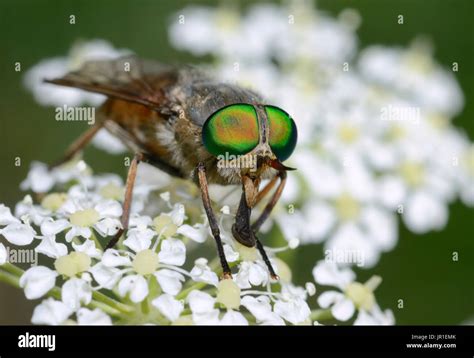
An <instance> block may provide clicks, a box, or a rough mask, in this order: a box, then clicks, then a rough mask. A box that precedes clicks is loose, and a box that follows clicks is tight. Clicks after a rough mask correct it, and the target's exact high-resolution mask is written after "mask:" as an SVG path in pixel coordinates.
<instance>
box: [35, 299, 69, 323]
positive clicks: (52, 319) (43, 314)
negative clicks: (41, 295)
mask: <svg viewBox="0 0 474 358" xmlns="http://www.w3.org/2000/svg"><path fill="white" fill-rule="evenodd" d="M71 314H72V310H71V308H70V307H68V306H67V305H66V304H64V303H63V302H61V301H56V300H55V299H53V298H48V299H46V300H44V301H43V302H41V304H40V305H38V306H36V307H35V309H34V311H33V317H32V318H31V323H33V324H49V325H59V324H62V323H64V321H66V320H67V319H68V317H69V316H70V315H71Z"/></svg>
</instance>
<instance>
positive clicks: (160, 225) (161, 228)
mask: <svg viewBox="0 0 474 358" xmlns="http://www.w3.org/2000/svg"><path fill="white" fill-rule="evenodd" d="M153 225H154V227H155V230H156V232H158V233H160V232H161V234H162V235H163V236H165V237H170V236H173V235H174V234H176V231H177V230H178V227H177V226H176V225H175V223H173V219H171V216H169V215H166V214H161V215H159V216H157V217H156V218H155V219H153Z"/></svg>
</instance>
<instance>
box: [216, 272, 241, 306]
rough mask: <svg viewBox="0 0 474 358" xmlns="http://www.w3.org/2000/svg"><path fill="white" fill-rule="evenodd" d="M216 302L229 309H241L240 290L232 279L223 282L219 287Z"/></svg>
mask: <svg viewBox="0 0 474 358" xmlns="http://www.w3.org/2000/svg"><path fill="white" fill-rule="evenodd" d="M216 301H217V302H219V303H222V304H223V305H224V306H225V307H226V308H227V309H238V308H239V307H240V288H239V286H237V284H236V283H235V282H234V281H232V280H231V279H226V280H222V281H220V282H219V284H218V285H217V297H216Z"/></svg>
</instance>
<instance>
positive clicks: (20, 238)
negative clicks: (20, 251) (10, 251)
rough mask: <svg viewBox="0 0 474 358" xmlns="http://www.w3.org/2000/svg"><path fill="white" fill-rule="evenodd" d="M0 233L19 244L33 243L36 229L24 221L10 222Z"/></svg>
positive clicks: (13, 242)
mask: <svg viewBox="0 0 474 358" xmlns="http://www.w3.org/2000/svg"><path fill="white" fill-rule="evenodd" d="M0 233H1V234H2V235H3V236H4V237H5V239H7V241H8V242H10V243H12V244H14V245H18V246H26V245H29V244H31V243H32V242H33V239H34V237H35V231H34V230H33V229H32V228H31V226H29V225H26V224H22V223H12V224H9V225H7V226H6V227H5V228H4V229H3V230H0Z"/></svg>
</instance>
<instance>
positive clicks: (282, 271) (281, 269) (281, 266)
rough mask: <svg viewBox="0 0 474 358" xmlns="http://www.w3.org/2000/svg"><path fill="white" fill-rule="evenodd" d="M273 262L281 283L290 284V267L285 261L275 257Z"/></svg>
mask: <svg viewBox="0 0 474 358" xmlns="http://www.w3.org/2000/svg"><path fill="white" fill-rule="evenodd" d="M273 260H274V262H275V264H276V267H277V272H278V276H279V277H280V280H281V282H285V283H291V277H292V273H291V269H290V267H289V266H288V265H287V264H286V262H285V261H283V260H280V259H279V258H278V257H275V258H274V259H273Z"/></svg>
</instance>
